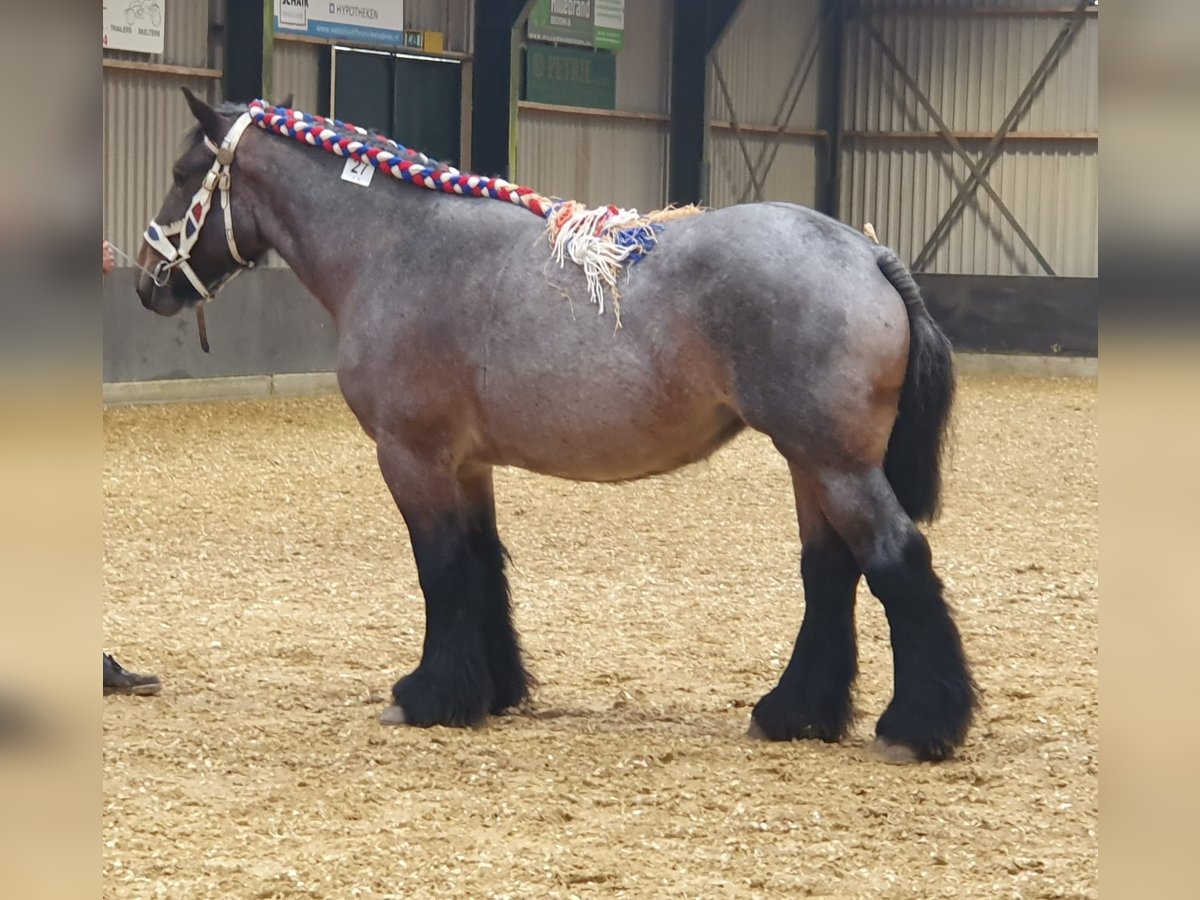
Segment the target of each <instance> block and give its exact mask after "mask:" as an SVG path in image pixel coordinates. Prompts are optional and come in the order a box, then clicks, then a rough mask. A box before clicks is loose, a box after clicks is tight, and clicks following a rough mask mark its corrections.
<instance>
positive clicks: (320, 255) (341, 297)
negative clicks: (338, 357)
mask: <svg viewBox="0 0 1200 900" xmlns="http://www.w3.org/2000/svg"><path fill="white" fill-rule="evenodd" d="M264 138H265V139H264V140H261V141H256V142H255V153H254V154H253V156H252V158H251V160H250V161H249V163H248V165H247V166H246V175H247V180H248V182H249V183H250V184H251V185H252V186H253V188H254V216H255V220H256V224H257V227H258V230H259V233H260V235H261V236H262V238H263V240H264V241H265V243H266V244H267V245H268V246H269V247H270V248H272V249H274V250H275V251H276V252H277V253H278V254H279V255H280V257H282V258H283V260H284V261H285V262H286V263H287V264H288V265H289V266H291V268H292V271H293V272H295V274H296V277H297V278H299V279H300V281H301V283H302V284H304V286H305V287H306V288H308V290H309V291H310V292H311V293H312V294H313V295H314V296H315V297H317V299H318V300H320V301H321V303H322V305H323V306H324V307H325V308H326V309H327V310H328V311H329V313H330V315H332V316H333V318H334V320H335V321H340V315H341V314H344V312H345V309H346V307H347V306H348V304H350V303H352V302H353V300H354V297H355V295H356V291H355V283H356V281H357V280H358V278H359V277H360V275H362V273H363V272H364V270H365V268H366V264H367V261H368V258H369V257H370V256H372V255H373V254H374V253H375V252H381V251H382V250H383V248H386V252H388V253H392V254H395V253H402V252H403V249H404V244H405V241H406V235H411V236H412V237H410V238H407V240H412V241H413V242H414V243H415V242H416V240H417V239H418V238H417V236H419V235H420V234H421V233H422V231H423V228H422V223H423V221H424V220H425V219H426V218H427V217H428V215H429V207H430V204H429V202H428V201H429V199H430V198H429V197H427V196H421V195H423V194H425V193H426V192H425V191H423V190H421V189H419V188H415V187H414V188H411V189H407V186H405V187H406V189H405V190H399V191H395V190H392V191H382V190H375V189H374V188H377V187H379V185H372V187H370V188H364V187H359V186H355V185H351V184H347V183H346V182H343V181H342V180H341V178H340V173H341V170H342V167H343V166H344V164H345V161H344V160H342V159H341V158H339V157H336V156H334V155H333V154H330V153H323V152H321V151H320V150H318V149H316V148H309V147H304V146H302V145H299V144H295V145H293V144H290V143H288V142H287V141H286V140H285V139H284V138H281V137H277V136H275V135H264ZM386 177H387V176H385V175H383V174H382V173H380V172H376V173H375V178H376V179H380V178H386ZM447 199H449V198H447Z"/></svg>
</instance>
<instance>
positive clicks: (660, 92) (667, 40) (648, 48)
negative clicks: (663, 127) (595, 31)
mask: <svg viewBox="0 0 1200 900" xmlns="http://www.w3.org/2000/svg"><path fill="white" fill-rule="evenodd" d="M617 109H619V110H622V111H624V112H643V113H660V114H662V115H666V114H667V113H668V112H669V111H670V109H671V4H670V2H669V0H626V3H625V36H624V38H623V46H622V47H621V51H620V52H619V53H618V54H617Z"/></svg>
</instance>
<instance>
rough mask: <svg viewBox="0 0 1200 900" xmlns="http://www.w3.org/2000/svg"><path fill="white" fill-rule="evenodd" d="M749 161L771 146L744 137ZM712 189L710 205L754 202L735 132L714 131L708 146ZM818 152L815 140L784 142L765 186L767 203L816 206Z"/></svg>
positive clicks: (757, 138)
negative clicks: (779, 201)
mask: <svg viewBox="0 0 1200 900" xmlns="http://www.w3.org/2000/svg"><path fill="white" fill-rule="evenodd" d="M745 140H746V145H747V148H748V149H749V151H750V158H751V159H752V160H757V159H758V158H759V155H760V153H762V152H763V151H764V150H766V151H767V152H768V154H769V152H770V150H769V147H770V144H771V143H773V141H771V140H768V139H767V138H765V137H764V136H762V135H747V136H745ZM708 172H709V186H708V197H707V205H709V206H713V207H721V206H732V205H733V204H735V203H743V202H751V201H753V200H754V194H753V190H754V189H753V186H752V185H751V183H750V178H749V174H748V172H747V171H746V159H745V157H744V156H743V155H742V150H741V147H739V146H738V142H737V139H736V138H735V137H734V135H733V132H732V131H727V130H718V129H715V128H714V129H711V130H710V137H709V142H708ZM816 184H817V152H816V147H815V143H814V140H813V139H812V138H793V139H788V138H785V139H784V140H783V141H781V142H780V144H779V149H778V151H777V153H776V156H775V162H774V164H773V165H772V166H771V169H770V171H769V172H768V173H767V177H766V179H765V180H763V182H762V186H763V199H764V200H786V201H788V202H791V203H800V204H803V205H804V206H813V205H814V204H815V203H816Z"/></svg>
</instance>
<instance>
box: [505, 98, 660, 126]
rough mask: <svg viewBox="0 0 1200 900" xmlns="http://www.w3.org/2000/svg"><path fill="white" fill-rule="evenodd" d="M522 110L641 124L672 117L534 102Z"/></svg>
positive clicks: (522, 105) (525, 102)
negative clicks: (624, 120) (629, 120)
mask: <svg viewBox="0 0 1200 900" xmlns="http://www.w3.org/2000/svg"><path fill="white" fill-rule="evenodd" d="M517 107H518V108H520V109H527V110H529V111H530V112H546V113H555V114H558V115H564V116H591V117H594V118H599V119H634V120H637V121H641V122H670V121H671V117H670V116H666V115H663V114H661V113H644V112H629V111H627V110H622V109H592V108H590V107H587V106H561V105H559V104H557V103H537V102H536V101H533V100H522V101H520V102H519V103H518V104H517Z"/></svg>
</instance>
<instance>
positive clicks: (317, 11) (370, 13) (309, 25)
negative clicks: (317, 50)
mask: <svg viewBox="0 0 1200 900" xmlns="http://www.w3.org/2000/svg"><path fill="white" fill-rule="evenodd" d="M275 30H276V31H277V32H279V33H281V34H307V35H308V36H310V37H323V38H339V39H341V40H346V41H362V42H364V43H370V44H383V45H385V46H394V47H403V46H404V0H354V2H349V3H339V2H329V0H275Z"/></svg>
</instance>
